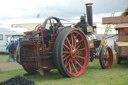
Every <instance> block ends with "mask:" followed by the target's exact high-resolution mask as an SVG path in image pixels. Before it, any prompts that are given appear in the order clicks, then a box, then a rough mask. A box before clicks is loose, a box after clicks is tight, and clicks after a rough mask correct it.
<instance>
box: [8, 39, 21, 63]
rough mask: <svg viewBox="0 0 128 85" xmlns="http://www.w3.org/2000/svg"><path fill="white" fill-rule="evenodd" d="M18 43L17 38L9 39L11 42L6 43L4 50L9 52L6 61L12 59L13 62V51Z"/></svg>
mask: <svg viewBox="0 0 128 85" xmlns="http://www.w3.org/2000/svg"><path fill="white" fill-rule="evenodd" d="M18 44H19V40H16V41H15V40H11V42H10V43H9V44H8V45H7V47H6V50H8V52H9V56H8V62H10V61H11V59H13V62H15V52H16V48H17V46H18Z"/></svg>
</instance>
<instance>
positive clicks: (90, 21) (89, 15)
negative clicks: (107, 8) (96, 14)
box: [85, 3, 93, 27]
mask: <svg viewBox="0 0 128 85" xmlns="http://www.w3.org/2000/svg"><path fill="white" fill-rule="evenodd" d="M85 5H86V12H87V21H88V24H89V25H90V26H92V27H93V16H92V5H93V3H87V4H85Z"/></svg>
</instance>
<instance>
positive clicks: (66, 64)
mask: <svg viewBox="0 0 128 85" xmlns="http://www.w3.org/2000/svg"><path fill="white" fill-rule="evenodd" d="M70 61H71V58H70V59H69V60H68V63H65V67H66V68H67V66H68V65H69V63H70Z"/></svg>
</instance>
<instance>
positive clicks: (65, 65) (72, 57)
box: [55, 29, 89, 77]
mask: <svg viewBox="0 0 128 85" xmlns="http://www.w3.org/2000/svg"><path fill="white" fill-rule="evenodd" d="M58 43H59V46H58V48H55V49H58V51H57V53H56V54H58V55H56V59H55V62H58V63H57V64H59V67H58V70H59V72H60V73H61V74H64V75H65V76H68V77H73V76H80V75H81V74H83V73H84V71H85V70H86V68H87V65H88V61H89V47H88V42H87V40H86V37H85V35H84V33H83V32H82V31H81V30H78V29H65V30H63V31H62V35H61V39H60V40H59V42H58ZM57 66H58V65H57Z"/></svg>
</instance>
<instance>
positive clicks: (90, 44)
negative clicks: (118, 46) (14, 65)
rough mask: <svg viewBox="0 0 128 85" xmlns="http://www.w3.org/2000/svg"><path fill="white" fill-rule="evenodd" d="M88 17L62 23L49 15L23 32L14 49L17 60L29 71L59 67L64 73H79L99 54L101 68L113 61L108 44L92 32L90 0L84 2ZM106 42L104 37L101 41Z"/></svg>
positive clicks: (77, 74)
mask: <svg viewBox="0 0 128 85" xmlns="http://www.w3.org/2000/svg"><path fill="white" fill-rule="evenodd" d="M86 9H87V20H86V16H85V15H83V16H81V18H80V22H78V23H76V24H75V25H73V26H64V25H63V23H62V22H61V19H60V18H56V17H49V18H47V19H46V20H45V21H44V23H43V24H39V25H37V26H36V27H35V29H34V30H33V31H29V32H25V33H24V38H20V39H19V41H20V43H19V46H18V48H17V51H16V55H17V62H18V63H19V64H21V65H22V67H23V68H24V70H25V71H26V72H28V73H29V74H35V73H37V72H39V73H40V74H42V73H43V72H44V73H45V72H49V71H50V70H51V69H58V71H59V72H60V74H61V75H63V76H65V77H73V76H80V75H81V74H83V73H84V72H85V70H86V68H87V65H88V62H89V60H90V61H93V59H94V57H96V56H98V57H99V61H100V65H101V67H102V68H103V69H108V68H110V67H111V66H112V63H113V53H112V50H111V48H110V47H108V46H106V45H105V44H102V40H98V39H96V38H95V36H94V35H93V31H94V28H96V27H95V26H93V20H92V3H88V4H86ZM104 42H105V41H104Z"/></svg>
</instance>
